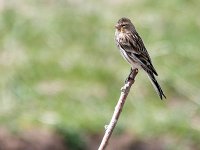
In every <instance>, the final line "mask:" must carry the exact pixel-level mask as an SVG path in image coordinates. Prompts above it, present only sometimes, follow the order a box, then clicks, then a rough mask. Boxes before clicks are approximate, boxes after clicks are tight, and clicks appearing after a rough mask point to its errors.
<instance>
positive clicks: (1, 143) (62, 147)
mask: <svg viewBox="0 0 200 150" xmlns="http://www.w3.org/2000/svg"><path fill="white" fill-rule="evenodd" d="M102 136H103V135H88V136H85V137H84V139H83V140H82V139H81V140H82V141H84V142H85V144H83V145H84V148H83V147H80V146H75V147H73V148H72V146H71V145H72V143H73V142H72V143H70V144H69V143H68V142H67V141H68V139H66V136H65V139H64V138H63V137H64V136H59V135H58V134H56V133H54V132H52V131H49V130H44V129H43V130H41V129H34V130H33V129H32V130H29V131H23V132H22V133H11V132H9V131H7V130H6V129H2V128H0V150H97V149H98V146H99V143H100V141H101V138H102ZM73 138H74V137H73ZM74 139H75V140H76V138H74ZM79 140H80V139H79ZM75 143H76V141H75ZM77 143H78V142H77ZM166 146H167V142H166V139H165V140H164V139H161V138H159V139H149V140H146V141H140V140H137V139H135V138H134V136H133V135H131V134H127V133H126V134H123V135H115V136H112V137H111V140H110V143H109V146H108V148H107V150H164V149H165V148H164V147H166Z"/></svg>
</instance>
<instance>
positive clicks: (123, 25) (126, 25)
mask: <svg viewBox="0 0 200 150" xmlns="http://www.w3.org/2000/svg"><path fill="white" fill-rule="evenodd" d="M115 28H116V31H118V32H122V33H127V32H130V31H131V30H132V29H134V28H135V27H134V25H133V24H132V22H131V20H130V19H128V18H125V17H123V18H121V19H119V21H118V22H117V24H116V25H115Z"/></svg>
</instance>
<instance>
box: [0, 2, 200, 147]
mask: <svg viewBox="0 0 200 150" xmlns="http://www.w3.org/2000/svg"><path fill="white" fill-rule="evenodd" d="M199 8H200V2H198V1H194V0H192V1H180V0H176V1H174V0H169V1H159V2H158V1H155V0H149V1H147V0H143V1H139V0H138V1H133V2H130V1H123V2H120V1H116V2H115V1H111V0H110V1H92V0H89V1H87V2H84V1H77V2H76V1H64V0H60V1H54V0H52V1H48V0H46V1H42V2H41V1H31V0H29V1H25V0H22V1H21V2H12V3H11V2H6V1H5V2H4V6H2V8H1V10H0V11H1V14H0V83H1V84H0V85H1V86H0V96H1V99H0V106H1V108H0V116H1V117H0V123H1V126H6V127H7V128H9V129H10V130H16V131H19V130H23V129H27V128H32V127H45V128H58V127H60V126H62V128H66V130H67V129H68V128H69V129H72V131H79V132H81V133H102V132H103V126H104V125H105V124H107V123H108V121H109V120H110V118H111V115H112V112H113V110H114V107H115V104H116V102H117V100H118V97H119V92H120V91H119V89H120V88H121V86H122V85H123V82H124V80H125V78H126V76H127V75H128V73H129V69H130V66H129V65H128V64H127V63H126V62H125V61H124V60H123V58H122V57H121V56H120V53H119V52H118V49H117V48H116V46H115V43H114V25H115V23H116V21H117V20H118V19H119V18H120V17H122V16H126V17H129V18H130V19H131V20H133V22H134V24H135V26H136V28H137V30H138V32H139V33H140V35H141V37H142V38H143V39H144V42H145V45H146V47H147V49H148V51H149V53H150V55H151V57H152V59H153V63H154V66H155V68H156V69H157V71H158V73H159V76H158V80H159V82H160V84H161V85H162V87H163V90H164V91H165V94H166V96H167V100H164V101H160V100H159V97H158V96H157V95H156V93H155V91H154V90H153V87H152V86H151V84H150V82H149V80H148V78H147V77H146V75H145V74H144V72H142V71H141V72H139V74H138V76H137V79H136V82H135V84H134V86H133V87H132V90H131V92H130V95H129V97H128V100H127V103H126V104H125V107H124V110H123V113H122V115H121V117H120V120H119V123H118V125H117V127H116V130H115V132H124V131H128V132H131V133H133V134H135V135H137V137H140V138H142V139H143V138H147V137H160V136H166V138H170V139H172V142H171V143H170V142H169V145H168V146H169V148H168V149H174V150H175V149H176V150H179V149H181V150H186V149H187V146H188V145H197V144H198V143H199V141H200V125H199V124H200V117H199V116H200V107H199V105H200V99H199V97H200V90H199V89H200V84H199V83H200V69H199V68H200V61H199V59H200V57H199V56H200V50H199V48H200V42H199V39H200V30H199V29H200V17H199V16H198V14H199ZM63 130H64V129H63ZM67 131H68V130H67ZM187 144H188V145H187Z"/></svg>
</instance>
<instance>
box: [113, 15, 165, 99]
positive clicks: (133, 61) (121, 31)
mask: <svg viewBox="0 0 200 150" xmlns="http://www.w3.org/2000/svg"><path fill="white" fill-rule="evenodd" d="M115 28H116V29H115V42H116V45H117V47H118V48H119V50H120V52H121V55H122V56H123V57H124V59H125V60H126V61H127V62H128V63H129V64H130V65H131V72H132V70H134V69H143V70H144V71H145V72H146V73H147V75H148V77H149V79H150V81H151V83H152V85H153V87H154V89H155V90H156V92H157V94H158V95H159V97H160V99H161V100H162V99H163V97H164V98H165V99H166V96H165V94H164V92H163V90H162V88H161V86H160V85H159V83H158V82H157V80H156V77H155V76H158V73H157V71H156V69H155V68H154V66H153V64H152V61H151V58H150V56H149V54H148V52H147V49H146V47H145V45H144V42H143V40H142V38H141V37H140V35H139V34H138V32H137V31H136V28H135V26H134V25H133V23H132V22H131V20H130V19H128V18H126V17H122V18H121V19H119V20H118V22H117V24H116V25H115ZM130 74H131V73H130ZM129 76H130V75H129Z"/></svg>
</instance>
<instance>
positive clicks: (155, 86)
mask: <svg viewBox="0 0 200 150" xmlns="http://www.w3.org/2000/svg"><path fill="white" fill-rule="evenodd" d="M147 75H148V77H149V79H150V81H151V83H152V85H153V87H154V89H155V90H156V92H157V94H158V95H159V96H160V99H161V100H162V98H163V97H164V98H166V96H165V94H164V93H163V90H162V88H161V87H160V85H159V84H158V82H157V80H156V78H155V76H154V74H153V73H152V72H149V71H148V72H147Z"/></svg>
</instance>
